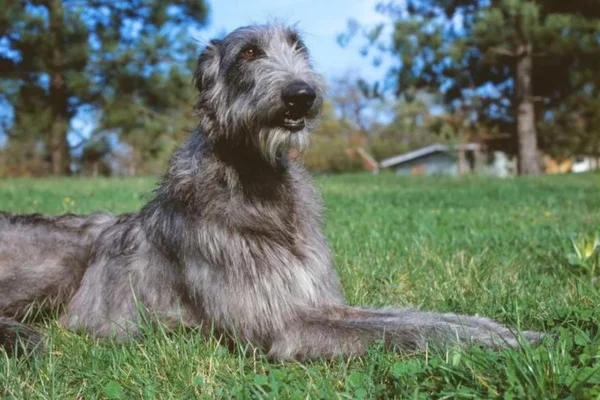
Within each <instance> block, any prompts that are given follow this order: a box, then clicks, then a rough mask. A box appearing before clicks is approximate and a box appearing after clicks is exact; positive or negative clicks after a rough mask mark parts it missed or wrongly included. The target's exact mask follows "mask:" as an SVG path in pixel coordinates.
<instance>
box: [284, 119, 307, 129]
mask: <svg viewBox="0 0 600 400" xmlns="http://www.w3.org/2000/svg"><path fill="white" fill-rule="evenodd" d="M305 125H306V122H305V121H304V118H302V117H300V118H295V117H291V116H285V117H283V121H282V122H281V127H283V128H285V129H287V130H289V131H292V132H297V131H300V130H302V129H304V127H305Z"/></svg>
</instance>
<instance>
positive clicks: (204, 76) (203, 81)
mask: <svg viewBox="0 0 600 400" xmlns="http://www.w3.org/2000/svg"><path fill="white" fill-rule="evenodd" d="M220 44H221V40H219V39H213V40H211V41H210V43H209V44H208V45H207V46H206V47H205V48H204V50H203V51H202V53H200V56H198V62H197V63H196V71H195V72H194V82H195V84H196V88H197V89H198V91H199V92H202V91H204V90H207V89H209V88H210V87H211V86H212V85H213V84H214V82H215V80H216V79H217V75H218V74H219V46H220Z"/></svg>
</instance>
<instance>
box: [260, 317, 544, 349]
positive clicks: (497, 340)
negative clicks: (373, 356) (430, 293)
mask: <svg viewBox="0 0 600 400" xmlns="http://www.w3.org/2000/svg"><path fill="white" fill-rule="evenodd" d="M542 337H543V334H541V333H538V332H532V331H524V332H521V333H517V332H516V331H514V330H511V329H509V328H508V327H506V326H504V325H501V324H499V323H497V322H495V321H493V320H491V319H489V318H484V317H477V316H467V315H457V314H443V313H435V312H424V311H415V310H412V309H409V308H407V309H394V308H390V309H367V308H355V307H337V308H335V309H329V310H319V311H316V310H313V311H310V312H307V313H305V314H304V315H303V316H302V317H300V318H299V319H298V320H297V322H295V323H293V324H291V325H290V326H289V327H288V329H286V330H285V331H284V332H283V333H282V334H281V335H280V336H278V337H276V338H275V340H274V341H273V343H272V345H271V348H270V351H269V355H270V356H272V357H273V358H277V359H281V358H282V359H289V358H294V359H298V358H300V359H302V358H313V357H321V356H325V357H332V356H337V355H348V354H362V353H364V352H365V351H366V349H367V347H368V346H369V345H370V344H372V343H373V342H375V341H377V340H381V341H382V342H383V343H384V345H385V346H386V347H388V348H392V349H394V350H396V351H401V352H402V351H414V350H419V349H421V350H423V349H429V350H440V351H445V350H447V349H448V348H449V347H452V346H464V345H476V346H481V347H486V348H496V349H498V348H506V347H510V348H517V347H520V346H521V345H524V344H526V343H537V342H539V341H540V340H541V338H542Z"/></svg>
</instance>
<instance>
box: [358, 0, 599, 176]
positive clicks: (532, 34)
mask: <svg viewBox="0 0 600 400" xmlns="http://www.w3.org/2000/svg"><path fill="white" fill-rule="evenodd" d="M378 9H379V11H381V12H382V13H385V14H387V15H389V16H390V17H391V18H392V19H393V21H394V22H393V33H392V38H391V43H390V45H389V46H387V47H385V49H386V51H389V52H390V53H391V54H392V55H394V56H395V57H396V59H398V60H399V63H398V65H397V67H394V68H392V69H391V71H390V77H391V78H392V79H393V82H394V87H395V89H396V93H397V94H398V95H400V94H408V95H411V94H412V93H415V92H418V91H422V90H429V91H432V92H437V91H439V90H440V89H441V90H442V91H443V93H444V98H445V103H446V105H447V107H448V109H449V110H450V112H452V111H453V110H456V109H457V108H459V107H461V105H462V104H464V103H465V102H469V101H470V99H471V98H473V97H477V98H478V101H477V104H478V105H479V106H478V108H477V109H475V110H473V112H474V114H475V115H476V118H477V119H478V121H479V122H480V123H484V124H486V125H488V126H493V127H495V128H496V129H498V130H499V131H507V130H508V131H509V132H510V133H514V134H515V138H516V141H517V148H518V154H519V170H520V173H522V174H537V173H539V172H540V162H539V161H540V160H539V156H538V147H539V145H538V141H539V138H538V133H537V129H538V128H539V127H540V126H545V125H544V124H543V122H545V121H548V120H552V119H556V118H559V114H562V113H563V112H564V110H565V109H566V107H569V104H571V99H573V98H574V97H587V98H588V99H589V98H590V96H591V94H592V93H594V92H596V91H597V90H598V74H599V73H600V41H599V40H598V35H600V2H595V1H589V0H570V1H568V2H567V1H563V0H407V1H406V2H405V5H400V4H399V3H398V2H386V3H381V4H379V5H378ZM351 26H355V24H354V25H351ZM355 31H356V29H354V32H350V33H351V34H352V33H355ZM384 32H385V29H384V26H383V25H380V26H377V27H375V28H374V29H372V30H370V31H368V32H367V38H368V39H369V46H371V47H372V46H377V47H379V48H382V43H385V42H386V40H382V39H385V38H384V36H383V34H384ZM591 132H593V130H592V131H591ZM591 132H590V134H592V133H591ZM596 132H597V131H596Z"/></svg>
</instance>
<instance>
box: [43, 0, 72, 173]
mask: <svg viewBox="0 0 600 400" xmlns="http://www.w3.org/2000/svg"><path fill="white" fill-rule="evenodd" d="M47 7H48V14H49V17H50V36H51V38H52V63H51V66H50V71H49V72H50V103H51V107H52V127H51V128H50V140H49V145H50V148H49V150H50V159H51V162H52V173H53V174H54V175H69V174H70V173H71V154H70V152H69V143H68V141H67V132H68V130H69V106H68V94H67V85H66V82H65V78H64V71H63V65H64V46H65V43H64V38H63V29H64V17H63V5H62V0H50V1H48V3H47Z"/></svg>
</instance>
